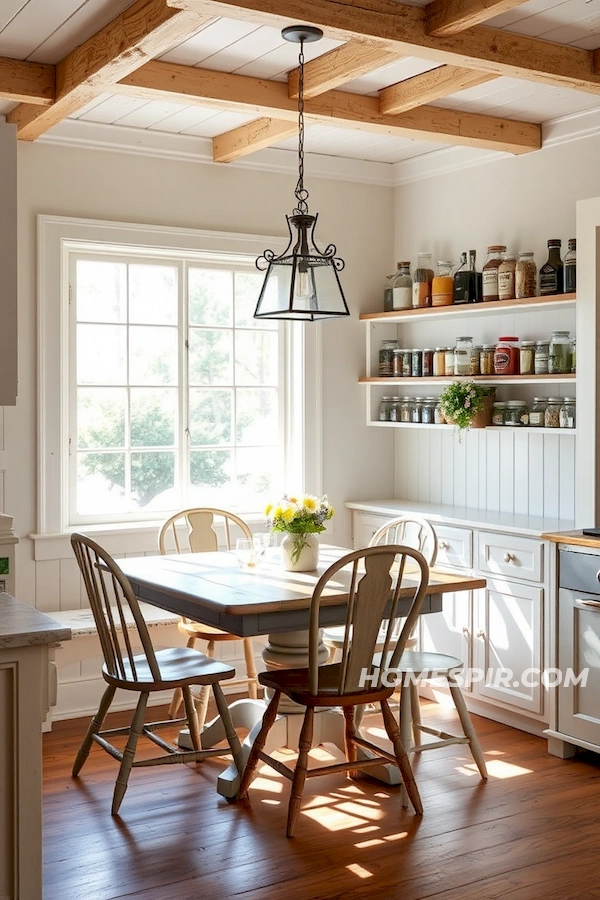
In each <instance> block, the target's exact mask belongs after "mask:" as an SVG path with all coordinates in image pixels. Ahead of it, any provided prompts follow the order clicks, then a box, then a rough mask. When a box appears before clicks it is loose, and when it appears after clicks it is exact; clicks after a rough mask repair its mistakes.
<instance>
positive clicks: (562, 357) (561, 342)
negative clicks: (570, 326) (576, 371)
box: [548, 331, 571, 375]
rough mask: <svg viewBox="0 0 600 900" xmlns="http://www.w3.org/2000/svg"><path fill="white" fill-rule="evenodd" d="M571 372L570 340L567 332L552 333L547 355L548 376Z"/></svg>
mask: <svg viewBox="0 0 600 900" xmlns="http://www.w3.org/2000/svg"><path fill="white" fill-rule="evenodd" d="M570 371H571V339H570V337H569V332H568V331H553V332H552V336H551V338H550V348H549V353H548V374H549V375H564V374H565V373H566V372H570Z"/></svg>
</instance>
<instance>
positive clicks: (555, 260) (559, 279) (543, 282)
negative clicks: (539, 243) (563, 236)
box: [540, 238, 564, 297]
mask: <svg viewBox="0 0 600 900" xmlns="http://www.w3.org/2000/svg"><path fill="white" fill-rule="evenodd" d="M560 245H561V242H560V240H559V239H558V238H551V239H550V240H549V241H548V259H547V260H546V262H545V263H544V265H543V266H541V267H540V296H542V297H546V296H548V295H550V294H562V293H563V290H564V277H563V276H564V267H563V261H562V259H561V258H560Z"/></svg>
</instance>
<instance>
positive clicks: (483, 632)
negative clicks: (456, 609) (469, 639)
mask: <svg viewBox="0 0 600 900" xmlns="http://www.w3.org/2000/svg"><path fill="white" fill-rule="evenodd" d="M475 637H478V638H484V637H485V631H484V630H483V628H482V629H481V630H480V631H478V632H477V634H476V635H475Z"/></svg>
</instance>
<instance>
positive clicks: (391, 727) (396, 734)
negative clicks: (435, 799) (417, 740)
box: [380, 700, 423, 816]
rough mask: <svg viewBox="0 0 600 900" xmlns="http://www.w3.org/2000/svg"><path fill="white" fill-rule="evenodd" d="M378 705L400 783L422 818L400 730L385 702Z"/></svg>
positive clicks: (417, 792) (419, 799)
mask: <svg viewBox="0 0 600 900" xmlns="http://www.w3.org/2000/svg"><path fill="white" fill-rule="evenodd" d="M380 705H381V712H382V715H383V724H384V725H385V730H386V731H387V733H388V737H389V739H390V740H391V742H392V744H393V746H394V754H395V756H396V762H397V763H398V768H399V769H400V774H401V775H402V781H403V782H404V786H405V788H406V793H407V794H408V796H409V798H410V802H411V803H412V805H413V807H414V810H415V812H416V813H417V815H419V816H422V815H423V804H422V803H421V797H420V795H419V789H418V787H417V782H416V781H415V776H414V774H413V770H412V767H411V764H410V760H409V758H408V754H407V752H406V750H405V749H404V745H403V743H402V741H401V739H400V729H399V728H398V723H397V722H396V720H395V718H394V716H393V715H392V711H391V709H390V706H389V703H388V702H387V700H381V701H380Z"/></svg>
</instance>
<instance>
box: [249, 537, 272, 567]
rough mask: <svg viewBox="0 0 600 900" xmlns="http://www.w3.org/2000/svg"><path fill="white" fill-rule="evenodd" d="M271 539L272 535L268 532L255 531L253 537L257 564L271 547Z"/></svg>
mask: <svg viewBox="0 0 600 900" xmlns="http://www.w3.org/2000/svg"><path fill="white" fill-rule="evenodd" d="M272 537H273V535H272V534H271V533H270V532H269V531H257V532H256V534H255V535H254V536H253V541H254V549H255V550H256V558H257V562H259V561H260V560H261V559H262V558H263V557H264V556H265V554H266V552H267V550H268V549H269V547H270V546H271V543H272V541H271V539H272Z"/></svg>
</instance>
